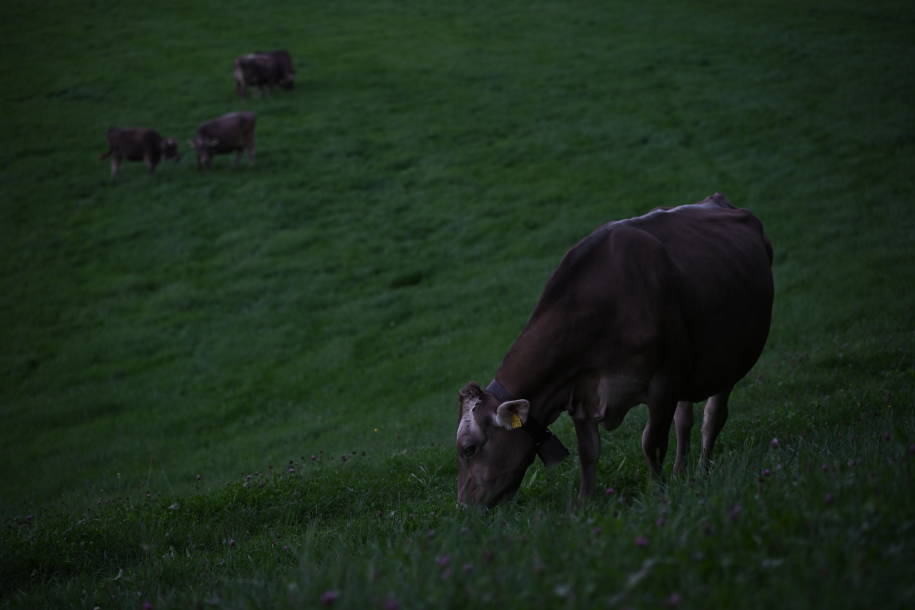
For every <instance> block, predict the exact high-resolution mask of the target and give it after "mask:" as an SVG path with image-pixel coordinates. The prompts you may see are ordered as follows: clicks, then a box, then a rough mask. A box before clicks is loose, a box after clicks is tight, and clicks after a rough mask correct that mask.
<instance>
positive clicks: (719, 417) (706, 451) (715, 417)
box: [699, 388, 731, 470]
mask: <svg viewBox="0 0 915 610" xmlns="http://www.w3.org/2000/svg"><path fill="white" fill-rule="evenodd" d="M730 394H731V388H728V389H726V390H725V391H723V392H719V393H718V394H715V395H714V396H712V397H711V398H709V399H708V401H707V402H706V403H705V412H704V413H703V415H702V455H701V456H700V457H699V466H700V467H701V468H702V469H704V470H708V467H709V463H710V460H711V458H712V449H714V447H715V440H716V439H717V438H718V433H719V432H721V429H722V428H724V423H725V422H726V421H727V419H728V397H729V396H730Z"/></svg>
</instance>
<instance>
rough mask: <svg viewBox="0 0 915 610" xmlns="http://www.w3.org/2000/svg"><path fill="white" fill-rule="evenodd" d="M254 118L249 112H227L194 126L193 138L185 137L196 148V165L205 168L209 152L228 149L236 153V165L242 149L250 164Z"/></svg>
mask: <svg viewBox="0 0 915 610" xmlns="http://www.w3.org/2000/svg"><path fill="white" fill-rule="evenodd" d="M255 121H256V117H255V116H254V113H253V112H247V111H243V112H230V113H229V114H224V115H222V116H221V117H219V118H216V119H213V120H212V121H207V122H206V123H204V124H203V125H201V126H200V127H198V128H197V137H196V138H194V139H193V140H188V144H190V145H191V147H192V148H194V149H195V150H196V151H197V168H198V169H207V168H209V167H210V162H211V161H212V160H213V155H221V154H226V153H231V152H234V153H236V155H235V163H236V164H237V163H238V161H239V160H240V159H241V155H242V152H247V154H248V160H249V161H251V163H254V124H255Z"/></svg>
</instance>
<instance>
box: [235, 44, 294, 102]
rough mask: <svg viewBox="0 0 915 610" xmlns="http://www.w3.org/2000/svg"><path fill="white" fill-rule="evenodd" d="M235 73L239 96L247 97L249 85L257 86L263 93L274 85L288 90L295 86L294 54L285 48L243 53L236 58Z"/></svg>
mask: <svg viewBox="0 0 915 610" xmlns="http://www.w3.org/2000/svg"><path fill="white" fill-rule="evenodd" d="M234 74H235V89H236V91H238V96H239V97H245V90H246V88H247V87H257V88H258V90H259V91H260V92H261V95H263V94H264V89H265V88H266V89H267V90H270V89H272V88H273V86H274V85H278V86H280V87H282V88H283V89H287V90H289V89H292V88H293V87H294V86H295V70H294V69H293V67H292V56H291V55H289V52H288V51H284V50H280V51H270V52H267V53H249V54H247V55H242V56H241V57H239V58H237V59H236V60H235V71H234Z"/></svg>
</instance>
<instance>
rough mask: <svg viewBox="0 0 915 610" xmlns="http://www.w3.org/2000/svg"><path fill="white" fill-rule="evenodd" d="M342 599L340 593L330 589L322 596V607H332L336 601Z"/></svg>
mask: <svg viewBox="0 0 915 610" xmlns="http://www.w3.org/2000/svg"><path fill="white" fill-rule="evenodd" d="M339 597H340V592H339V591H337V590H336V589H328V590H327V591H325V592H324V593H322V594H321V605H322V606H332V605H333V604H334V602H335V601H337V599H338V598H339Z"/></svg>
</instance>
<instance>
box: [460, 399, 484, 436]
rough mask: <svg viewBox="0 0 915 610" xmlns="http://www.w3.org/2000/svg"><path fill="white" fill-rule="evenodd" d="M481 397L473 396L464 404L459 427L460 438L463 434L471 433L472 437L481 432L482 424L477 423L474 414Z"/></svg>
mask: <svg viewBox="0 0 915 610" xmlns="http://www.w3.org/2000/svg"><path fill="white" fill-rule="evenodd" d="M479 404H480V399H479V398H473V399H471V400H467V401H465V402H464V405H463V413H462V414H461V421H460V423H459V424H458V429H457V439H458V440H460V439H461V437H462V436H465V435H470V436H471V438H476V437H478V436H479V433H480V424H478V423H477V420H476V418H475V417H474V416H473V412H474V410H475V409H476V408H477V406H479Z"/></svg>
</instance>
